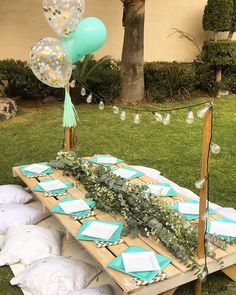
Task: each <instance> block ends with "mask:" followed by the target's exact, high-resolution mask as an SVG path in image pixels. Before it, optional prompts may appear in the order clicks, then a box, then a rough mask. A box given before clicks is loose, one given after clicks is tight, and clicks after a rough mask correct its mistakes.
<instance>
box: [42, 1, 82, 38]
mask: <svg viewBox="0 0 236 295" xmlns="http://www.w3.org/2000/svg"><path fill="white" fill-rule="evenodd" d="M43 10H44V15H45V17H46V20H47V21H48V23H49V25H50V26H51V28H52V29H53V30H54V31H55V32H56V33H57V34H58V35H59V36H66V35H70V34H71V33H72V32H73V31H74V30H75V28H76V26H77V25H78V23H79V21H80V20H81V19H82V17H83V15H84V10H85V3H84V0H43Z"/></svg>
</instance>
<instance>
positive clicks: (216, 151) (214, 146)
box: [211, 142, 220, 155]
mask: <svg viewBox="0 0 236 295" xmlns="http://www.w3.org/2000/svg"><path fill="white" fill-rule="evenodd" d="M211 152H212V153H213V154H215V155H217V154H219V153H220V146H219V145H218V144H216V143H213V142H212V143H211Z"/></svg>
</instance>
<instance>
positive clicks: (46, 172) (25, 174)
mask: <svg viewBox="0 0 236 295" xmlns="http://www.w3.org/2000/svg"><path fill="white" fill-rule="evenodd" d="M39 164H40V165H44V166H48V163H39ZM31 165H32V164H30V165H20V166H19V168H20V170H21V173H22V174H23V175H24V176H31V175H38V174H50V173H53V169H52V168H51V167H50V168H48V169H47V170H45V171H43V172H42V173H35V172H30V171H26V170H24V169H25V168H27V167H29V166H31Z"/></svg>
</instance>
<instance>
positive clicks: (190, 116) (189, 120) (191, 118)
mask: <svg viewBox="0 0 236 295" xmlns="http://www.w3.org/2000/svg"><path fill="white" fill-rule="evenodd" d="M186 122H187V123H188V124H193V122H194V114H193V111H192V108H191V107H190V108H189V109H188V113H187V118H186Z"/></svg>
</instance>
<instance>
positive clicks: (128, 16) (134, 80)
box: [120, 0, 145, 103]
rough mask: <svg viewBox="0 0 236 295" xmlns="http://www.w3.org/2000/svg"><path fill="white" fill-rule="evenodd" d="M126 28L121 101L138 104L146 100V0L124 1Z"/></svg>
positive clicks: (122, 62)
mask: <svg viewBox="0 0 236 295" xmlns="http://www.w3.org/2000/svg"><path fill="white" fill-rule="evenodd" d="M122 2H123V4H124V11H123V26H124V27H125V34H124V42H123V51H122V60H121V72H120V82H121V94H120V96H121V100H122V101H123V102H126V103H136V102H139V101H142V100H143V98H144V70H143V63H144V61H143V54H144V50H143V47H144V45H143V43H144V15H145V0H123V1H122Z"/></svg>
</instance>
